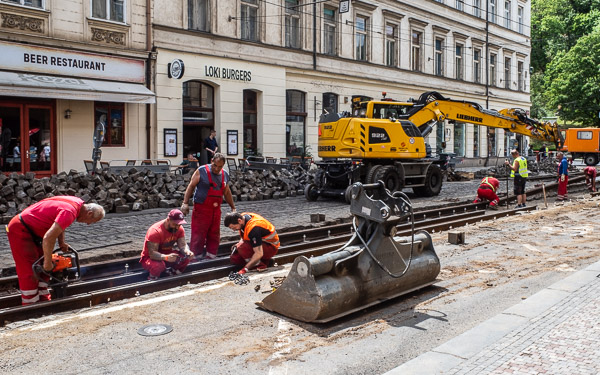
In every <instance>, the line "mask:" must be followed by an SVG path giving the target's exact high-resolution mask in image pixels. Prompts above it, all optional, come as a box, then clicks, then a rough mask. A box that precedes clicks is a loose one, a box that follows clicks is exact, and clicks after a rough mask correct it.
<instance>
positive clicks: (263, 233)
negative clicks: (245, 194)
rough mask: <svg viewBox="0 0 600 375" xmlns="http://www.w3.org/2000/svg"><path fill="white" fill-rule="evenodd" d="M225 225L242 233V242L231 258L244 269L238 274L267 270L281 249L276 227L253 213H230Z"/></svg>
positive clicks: (236, 247)
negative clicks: (252, 270) (271, 260)
mask: <svg viewBox="0 0 600 375" xmlns="http://www.w3.org/2000/svg"><path fill="white" fill-rule="evenodd" d="M224 225H225V226H226V227H228V228H229V229H231V230H234V231H236V230H237V231H239V232H240V237H241V240H240V242H238V243H237V245H235V246H234V247H233V251H232V253H231V256H230V260H231V263H233V264H237V265H239V266H241V267H243V268H242V269H241V270H240V271H239V272H238V273H239V274H242V275H243V274H245V273H246V272H248V270H251V269H256V270H258V271H262V270H264V269H266V268H267V266H268V264H269V261H270V259H271V258H273V256H275V254H277V250H278V249H279V236H278V235H277V231H276V230H275V226H273V224H271V223H270V222H269V221H267V220H266V219H265V218H263V217H262V216H260V215H257V214H254V213H251V212H242V213H241V214H240V213H238V212H230V213H228V214H227V215H225V221H224Z"/></svg>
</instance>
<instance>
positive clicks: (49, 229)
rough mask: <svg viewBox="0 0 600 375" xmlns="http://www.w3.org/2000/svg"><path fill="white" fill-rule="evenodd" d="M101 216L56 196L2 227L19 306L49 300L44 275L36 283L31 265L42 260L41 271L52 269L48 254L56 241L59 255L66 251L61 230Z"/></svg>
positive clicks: (101, 210)
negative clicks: (13, 272) (74, 223)
mask: <svg viewBox="0 0 600 375" xmlns="http://www.w3.org/2000/svg"><path fill="white" fill-rule="evenodd" d="M103 217H104V208H103V207H102V206H100V205H98V204H95V203H88V204H84V202H83V200H81V199H79V198H77V197H70V196H57V197H52V198H46V199H43V200H41V201H39V202H37V203H35V204H33V205H31V206H29V207H27V208H26V209H25V210H23V212H21V214H19V215H16V216H15V217H13V218H12V220H11V221H10V223H9V224H8V226H7V227H6V233H7V235H8V242H9V244H10V250H11V251H12V255H13V258H14V260H15V268H16V271H17V277H18V279H19V289H20V290H21V303H22V304H23V305H28V304H32V303H36V302H38V301H40V300H42V301H49V300H50V294H49V292H48V280H49V277H48V276H47V275H39V276H40V278H41V279H42V280H38V279H37V278H36V276H35V275H34V273H33V270H32V268H31V267H32V266H33V263H35V262H36V261H37V260H38V259H39V258H40V257H42V256H43V257H44V262H43V268H44V271H46V272H50V271H52V269H53V268H54V264H53V263H52V253H53V251H54V247H55V245H56V241H57V240H58V246H59V248H60V249H61V250H62V251H63V252H67V251H69V244H67V243H66V242H65V230H66V229H67V227H69V225H71V224H72V223H73V222H74V221H78V222H80V223H86V224H92V223H96V222H98V221H100V220H101V219H102V218H103Z"/></svg>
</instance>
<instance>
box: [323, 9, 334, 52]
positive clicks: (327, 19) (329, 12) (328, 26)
mask: <svg viewBox="0 0 600 375" xmlns="http://www.w3.org/2000/svg"><path fill="white" fill-rule="evenodd" d="M336 12H337V11H336V10H335V9H333V8H329V7H325V8H324V9H323V20H324V25H323V33H324V35H323V43H324V48H323V50H324V52H325V54H326V55H337V43H336V40H337V35H336V34H337V22H336V20H337V17H336Z"/></svg>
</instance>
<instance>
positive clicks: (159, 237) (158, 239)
mask: <svg viewBox="0 0 600 375" xmlns="http://www.w3.org/2000/svg"><path fill="white" fill-rule="evenodd" d="M182 224H185V220H184V217H183V213H182V212H181V211H180V210H177V209H174V210H171V212H169V215H168V216H167V218H166V219H164V220H161V221H159V222H158V223H154V224H152V226H151V227H150V228H149V229H148V232H146V239H145V240H144V249H143V250H142V256H141V258H140V263H141V264H142V268H144V269H145V270H148V271H149V272H150V276H148V280H156V279H158V277H159V276H160V274H161V273H162V272H163V271H164V270H166V269H167V268H169V269H170V270H169V271H171V270H172V273H174V274H176V275H179V274H181V273H182V272H183V270H185V267H187V265H188V264H189V263H190V260H192V258H193V257H194V253H192V251H191V250H190V249H189V248H188V247H187V245H186V243H185V232H184V230H183V227H182V226H181V225H182Z"/></svg>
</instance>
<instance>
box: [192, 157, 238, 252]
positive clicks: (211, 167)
mask: <svg viewBox="0 0 600 375" xmlns="http://www.w3.org/2000/svg"><path fill="white" fill-rule="evenodd" d="M224 166H225V156H224V155H223V154H221V153H216V154H215V155H214V156H213V158H212V162H211V163H210V164H206V165H203V166H201V167H198V169H196V171H195V172H194V174H193V175H192V179H191V180H190V184H189V185H188V187H187V189H186V190H185V196H184V198H183V204H182V205H181V211H182V212H183V213H184V214H185V215H187V214H188V213H189V212H190V207H189V205H188V202H189V200H190V198H191V197H192V193H193V195H194V211H193V213H192V235H191V240H190V248H191V250H192V252H193V253H194V254H195V255H196V256H197V257H200V258H201V259H214V258H215V257H216V256H217V249H218V248H219V240H220V239H221V203H222V202H223V197H225V201H227V203H228V204H229V207H231V210H232V211H235V204H234V203H233V197H232V196H231V190H229V186H227V182H228V181H229V174H228V173H227V172H226V171H225V170H224V169H223V167H224Z"/></svg>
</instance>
